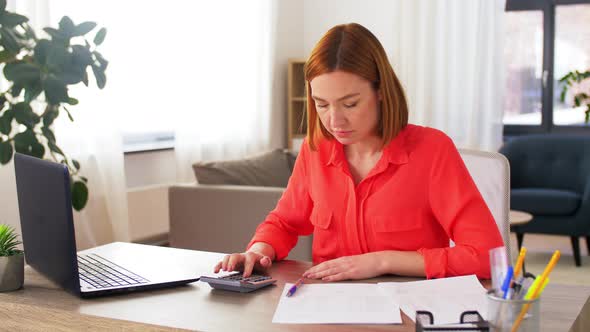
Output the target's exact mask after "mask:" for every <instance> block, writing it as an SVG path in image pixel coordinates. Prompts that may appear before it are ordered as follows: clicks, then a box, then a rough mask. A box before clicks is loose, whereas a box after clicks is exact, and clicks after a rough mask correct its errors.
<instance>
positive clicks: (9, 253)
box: [0, 224, 25, 292]
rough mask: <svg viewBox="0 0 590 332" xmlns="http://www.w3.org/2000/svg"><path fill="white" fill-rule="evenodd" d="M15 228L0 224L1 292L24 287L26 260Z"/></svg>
mask: <svg viewBox="0 0 590 332" xmlns="http://www.w3.org/2000/svg"><path fill="white" fill-rule="evenodd" d="M21 243H22V242H20V241H19V240H18V235H17V234H16V232H15V230H14V228H12V227H9V226H7V225H3V224H0V292H8V291H12V290H16V289H19V288H21V287H22V286H23V282H24V279H25V258H24V254H23V251H22V250H19V249H18V248H17V247H18V245H19V244H21Z"/></svg>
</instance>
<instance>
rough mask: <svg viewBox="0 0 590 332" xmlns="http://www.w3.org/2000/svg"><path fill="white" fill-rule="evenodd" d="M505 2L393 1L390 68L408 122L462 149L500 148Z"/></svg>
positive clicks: (481, 0)
mask: <svg viewBox="0 0 590 332" xmlns="http://www.w3.org/2000/svg"><path fill="white" fill-rule="evenodd" d="M504 5H505V1H504V0H444V1H431V0H400V1H396V2H395V7H396V10H395V11H394V13H392V15H394V17H395V19H392V21H391V22H392V25H393V29H394V31H395V35H394V40H393V54H390V56H391V58H392V59H393V63H392V65H393V66H394V69H395V70H396V73H397V74H398V75H399V78H400V80H401V81H402V82H403V85H404V87H405V91H406V93H407V97H408V99H409V104H410V110H411V112H410V122H412V123H416V124H421V125H426V126H430V127H434V128H438V129H440V130H442V131H444V132H445V133H447V134H448V135H449V136H451V137H452V138H453V140H454V141H455V144H457V145H458V146H460V147H464V148H475V149H483V150H497V148H498V147H499V146H500V145H501V143H502V126H503V125H502V112H503V110H502V98H503V90H504V79H503V73H504V70H503V63H502V59H503V44H502V41H503V19H504V16H503V13H504Z"/></svg>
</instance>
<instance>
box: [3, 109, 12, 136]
mask: <svg viewBox="0 0 590 332" xmlns="http://www.w3.org/2000/svg"><path fill="white" fill-rule="evenodd" d="M13 118H14V116H13V112H12V110H8V111H6V112H4V115H2V116H0V133H2V134H4V135H6V136H8V135H10V132H11V131H12V119H13Z"/></svg>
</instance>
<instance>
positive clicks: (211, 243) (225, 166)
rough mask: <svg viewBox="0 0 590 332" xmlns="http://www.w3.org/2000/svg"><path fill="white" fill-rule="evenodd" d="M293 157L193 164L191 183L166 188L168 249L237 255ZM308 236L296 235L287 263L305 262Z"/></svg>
mask: <svg viewBox="0 0 590 332" xmlns="http://www.w3.org/2000/svg"><path fill="white" fill-rule="evenodd" d="M294 163H295V155H293V154H292V153H290V152H289V151H287V150H283V149H276V150H273V151H270V152H266V153H263V154H260V155H256V156H253V157H250V158H244V159H241V160H230V161H222V162H207V163H196V164H194V165H193V169H194V171H195V177H196V179H197V182H196V183H194V184H181V185H173V186H171V187H170V188H169V192H168V197H169V200H168V201H169V214H170V219H169V220H170V233H169V242H170V246H172V247H176V248H184V249H193V250H203V251H213V252H223V253H232V252H242V251H244V250H245V248H246V245H247V244H248V242H249V241H250V239H251V238H252V236H253V235H254V231H255V230H256V227H257V226H258V225H259V224H260V223H261V222H262V221H263V220H264V218H265V217H266V215H267V214H268V213H269V212H270V211H271V210H272V209H273V208H274V207H275V205H276V204H277V201H278V200H279V198H280V197H281V195H282V193H283V191H284V189H285V187H286V186H287V182H288V180H289V177H290V175H291V172H292V170H293V165H294ZM311 241H312V239H311V236H309V237H300V238H299V241H298V243H297V245H296V246H295V248H294V249H293V250H292V251H291V253H290V254H289V256H288V257H287V259H295V260H303V261H311Z"/></svg>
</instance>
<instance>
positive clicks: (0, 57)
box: [0, 50, 14, 62]
mask: <svg viewBox="0 0 590 332" xmlns="http://www.w3.org/2000/svg"><path fill="white" fill-rule="evenodd" d="M12 59H14V53H12V52H10V51H8V50H2V51H0V62H7V61H9V60H12Z"/></svg>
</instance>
